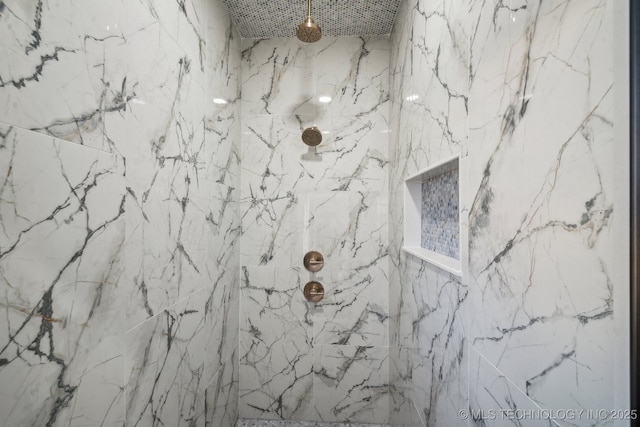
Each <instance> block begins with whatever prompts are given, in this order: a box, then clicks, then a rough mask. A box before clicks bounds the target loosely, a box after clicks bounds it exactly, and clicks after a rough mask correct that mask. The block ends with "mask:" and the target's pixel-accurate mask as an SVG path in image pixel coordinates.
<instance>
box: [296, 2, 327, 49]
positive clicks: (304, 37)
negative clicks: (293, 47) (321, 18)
mask: <svg viewBox="0 0 640 427" xmlns="http://www.w3.org/2000/svg"><path fill="white" fill-rule="evenodd" d="M296 36H297V37H298V39H299V40H300V41H303V42H305V43H315V42H317V41H318V40H320V38H321V37H322V31H321V30H320V27H319V26H318V24H316V23H315V22H313V18H311V0H308V3H307V19H305V21H304V22H303V23H302V24H300V25H298V31H296Z"/></svg>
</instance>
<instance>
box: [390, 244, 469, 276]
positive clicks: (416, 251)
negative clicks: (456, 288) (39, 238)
mask: <svg viewBox="0 0 640 427" xmlns="http://www.w3.org/2000/svg"><path fill="white" fill-rule="evenodd" d="M402 250H403V251H405V252H406V253H408V254H411V255H413V256H416V257H418V258H420V259H423V260H425V261H427V262H428V263H429V264H431V265H434V266H436V267H438V268H440V269H442V270H444V271H447V272H449V273H451V274H453V275H454V276H457V277H462V263H461V262H460V261H458V260H457V259H454V258H450V257H448V256H445V255H442V254H439V253H437V252H434V251H430V250H429V249H425V248H421V247H419V246H403V247H402Z"/></svg>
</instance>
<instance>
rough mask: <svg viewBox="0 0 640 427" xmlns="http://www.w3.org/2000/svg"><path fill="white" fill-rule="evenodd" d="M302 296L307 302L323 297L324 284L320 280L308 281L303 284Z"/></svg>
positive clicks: (319, 299) (316, 300)
mask: <svg viewBox="0 0 640 427" xmlns="http://www.w3.org/2000/svg"><path fill="white" fill-rule="evenodd" d="M304 297H305V299H306V300H307V301H309V302H319V301H321V300H322V298H324V286H322V283H320V282H309V283H307V284H306V285H304Z"/></svg>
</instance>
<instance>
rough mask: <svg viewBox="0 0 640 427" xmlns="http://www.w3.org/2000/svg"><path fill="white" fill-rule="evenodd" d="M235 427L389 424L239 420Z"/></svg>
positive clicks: (379, 426) (380, 426) (371, 426)
mask: <svg viewBox="0 0 640 427" xmlns="http://www.w3.org/2000/svg"><path fill="white" fill-rule="evenodd" d="M236 427H389V424H360V423H326V422H320V421H286V420H275V421H274V420H250V419H245V418H241V419H239V420H238V424H236Z"/></svg>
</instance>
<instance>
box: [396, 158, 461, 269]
mask: <svg viewBox="0 0 640 427" xmlns="http://www.w3.org/2000/svg"><path fill="white" fill-rule="evenodd" d="M459 163H460V162H459V157H458V156H457V155H456V156H453V157H450V158H447V159H444V160H442V161H440V162H438V163H435V164H433V165H431V166H429V167H427V168H425V169H422V170H421V171H420V172H418V173H416V174H415V175H411V176H409V177H407V178H406V179H405V180H404V184H405V190H404V246H403V248H402V249H403V250H404V251H405V252H408V253H410V254H412V255H414V256H417V257H419V258H421V259H424V260H425V261H427V262H429V263H431V264H433V265H435V266H437V267H439V268H442V269H443V270H446V271H448V272H450V273H452V274H455V275H457V276H461V275H462V271H461V263H460V165H459Z"/></svg>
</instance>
